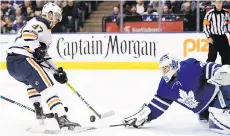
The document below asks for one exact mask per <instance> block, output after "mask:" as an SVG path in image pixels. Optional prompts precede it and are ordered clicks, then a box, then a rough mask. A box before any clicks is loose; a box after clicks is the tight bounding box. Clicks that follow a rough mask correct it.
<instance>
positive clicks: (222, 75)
mask: <svg viewBox="0 0 230 136" xmlns="http://www.w3.org/2000/svg"><path fill="white" fill-rule="evenodd" d="M208 83H210V84H214V85H217V86H225V85H230V65H223V66H222V67H220V68H218V69H217V70H216V72H215V73H214V75H213V77H212V78H211V79H209V80H208Z"/></svg>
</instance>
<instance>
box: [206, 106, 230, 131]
mask: <svg viewBox="0 0 230 136" xmlns="http://www.w3.org/2000/svg"><path fill="white" fill-rule="evenodd" d="M209 112H210V114H209V129H210V130H211V131H213V132H216V133H220V134H227V135H229V134H230V109H218V108H215V107H210V108H209Z"/></svg>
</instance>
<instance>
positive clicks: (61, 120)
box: [55, 113, 81, 131]
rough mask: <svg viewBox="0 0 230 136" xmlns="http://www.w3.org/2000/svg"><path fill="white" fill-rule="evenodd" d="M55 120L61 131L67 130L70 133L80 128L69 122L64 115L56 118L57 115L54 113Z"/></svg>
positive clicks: (76, 124) (78, 125)
mask: <svg viewBox="0 0 230 136" xmlns="http://www.w3.org/2000/svg"><path fill="white" fill-rule="evenodd" d="M55 119H56V120H57V122H58V125H59V128H60V129H61V130H66V129H67V130H70V131H74V130H76V129H79V128H81V125H80V124H78V123H74V122H71V121H69V120H68V119H67V116H66V115H64V116H61V117H58V115H57V114H56V113H55Z"/></svg>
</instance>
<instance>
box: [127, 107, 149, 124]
mask: <svg viewBox="0 0 230 136" xmlns="http://www.w3.org/2000/svg"><path fill="white" fill-rule="evenodd" d="M150 113H151V110H150V108H149V107H148V106H147V105H146V104H144V105H143V106H142V107H141V109H140V110H139V111H138V112H136V113H134V114H133V115H131V116H129V117H126V118H124V119H123V123H125V124H127V126H132V127H135V128H140V127H142V126H143V125H144V124H145V123H146V122H149V120H148V115H149V114H150Z"/></svg>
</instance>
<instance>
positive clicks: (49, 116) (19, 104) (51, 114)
mask: <svg viewBox="0 0 230 136" xmlns="http://www.w3.org/2000/svg"><path fill="white" fill-rule="evenodd" d="M0 98H2V99H3V100H6V101H8V102H10V103H12V104H15V105H18V106H20V107H22V108H25V109H27V110H29V111H32V112H34V113H35V110H34V109H32V108H30V107H28V106H26V105H23V104H21V103H18V102H16V101H14V100H11V99H9V98H6V97H4V96H2V95H0ZM45 115H46V117H47V118H53V117H54V114H53V113H48V114H45Z"/></svg>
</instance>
